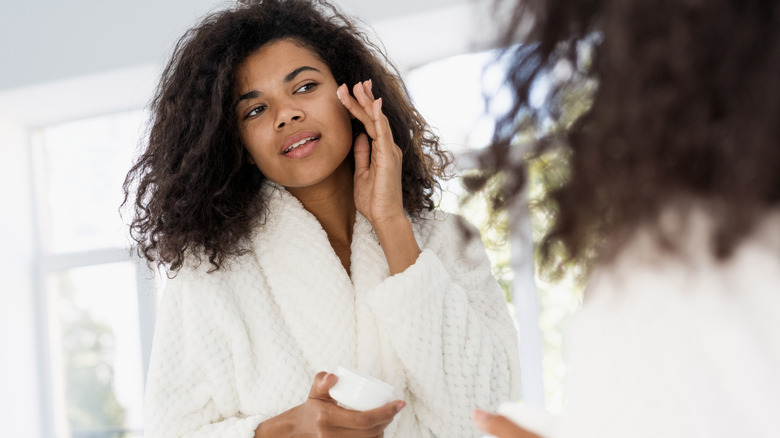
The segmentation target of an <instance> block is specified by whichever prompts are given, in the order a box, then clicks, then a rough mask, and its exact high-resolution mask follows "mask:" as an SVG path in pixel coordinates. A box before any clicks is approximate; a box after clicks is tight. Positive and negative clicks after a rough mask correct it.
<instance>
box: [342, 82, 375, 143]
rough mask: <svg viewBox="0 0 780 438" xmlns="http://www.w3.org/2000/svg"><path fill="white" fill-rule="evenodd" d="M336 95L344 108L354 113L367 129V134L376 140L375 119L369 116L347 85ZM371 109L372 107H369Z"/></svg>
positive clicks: (343, 85)
mask: <svg viewBox="0 0 780 438" xmlns="http://www.w3.org/2000/svg"><path fill="white" fill-rule="evenodd" d="M336 95H337V96H338V97H339V100H340V101H341V103H342V104H343V105H344V107H346V108H347V110H349V112H350V113H352V115H353V116H355V117H356V118H357V119H358V120H360V121H361V122H362V123H363V126H365V127H366V132H367V133H368V135H369V136H370V137H371V138H376V129H374V119H373V118H372V117H371V115H369V113H368V112H367V111H366V109H365V108H363V106H362V105H360V103H359V102H358V101H356V100H355V99H354V98H353V97H352V96H351V95H350V94H349V88H347V85H346V84H342V85H341V86H340V87H339V88H338V89H337V90H336ZM369 108H370V107H369Z"/></svg>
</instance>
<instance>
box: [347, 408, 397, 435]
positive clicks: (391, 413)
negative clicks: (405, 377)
mask: <svg viewBox="0 0 780 438" xmlns="http://www.w3.org/2000/svg"><path fill="white" fill-rule="evenodd" d="M404 406H406V402H405V401H403V400H395V401H392V402H390V403H388V404H386V405H384V406H380V407H378V408H376V409H371V410H368V411H363V412H358V411H351V410H348V409H342V410H339V412H337V413H336V412H334V416H333V420H334V421H333V423H332V424H334V425H338V426H339V427H341V428H345V429H355V430H374V431H377V432H378V430H381V429H383V428H384V427H386V426H387V425H388V424H390V422H391V421H393V418H395V415H396V414H397V413H399V412H401V409H403V408H404ZM377 428H379V429H378V430H377ZM374 435H376V434H374Z"/></svg>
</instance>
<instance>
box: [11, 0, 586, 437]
mask: <svg viewBox="0 0 780 438" xmlns="http://www.w3.org/2000/svg"><path fill="white" fill-rule="evenodd" d="M337 3H338V4H339V5H341V6H342V7H343V8H344V9H345V10H346V11H347V12H348V13H351V14H357V15H359V16H360V17H362V18H363V20H364V21H365V22H366V23H367V24H368V25H369V26H370V27H372V28H373V29H374V30H375V32H376V34H377V35H378V36H379V38H381V40H382V41H383V42H384V45H385V47H386V48H387V50H388V52H389V54H390V57H391V59H393V61H394V62H395V63H396V65H397V66H398V68H399V69H400V70H401V72H402V74H403V75H404V78H405V80H406V84H407V86H408V89H409V91H410V93H411V95H412V97H413V99H414V101H415V104H416V105H417V106H418V109H419V110H420V111H421V113H422V114H423V115H424V116H425V117H426V118H427V119H428V121H429V122H430V123H431V124H432V125H433V126H434V127H435V128H436V129H437V131H438V133H439V135H440V136H441V139H442V141H443V142H444V143H445V144H446V145H447V146H448V147H449V148H450V150H452V151H453V152H454V153H455V154H456V157H457V158H458V164H459V167H460V168H461V170H462V171H468V170H469V168H471V167H472V166H473V165H474V164H473V163H474V161H473V156H474V153H475V151H478V150H479V149H480V148H482V147H484V146H485V145H486V144H487V142H488V141H489V139H490V136H491V135H492V125H493V121H494V119H493V118H494V116H495V115H496V114H498V113H499V112H500V111H501V109H502V108H505V105H506V97H505V96H502V95H501V93H500V91H499V90H500V88H501V79H502V66H501V64H500V63H496V62H494V60H495V58H496V53H497V52H496V51H495V50H492V49H493V45H492V44H491V41H492V38H493V35H492V34H491V33H490V32H492V31H493V30H494V29H495V28H496V27H497V24H496V22H495V19H494V18H493V17H494V15H493V14H492V12H490V10H489V8H488V7H487V6H489V5H491V4H492V3H491V2H473V1H461V2H458V1H452V0H415V1H400V2H399V1H395V2H384V1H376V2H365V1H364V2H360V1H358V0H352V1H347V0H342V1H339V2H337ZM220 4H221V2H216V1H211V0H200V1H191V2H188V4H187V6H186V7H184V6H183V5H181V4H180V2H174V1H172V0H165V1H156V2H152V0H146V1H141V2H136V3H134V4H133V5H129V4H124V5H120V4H118V3H116V4H115V3H114V2H105V1H98V0H78V1H64V0H31V1H29V2H26V3H23V4H21V2H20V4H19V5H11V4H7V5H6V4H5V3H4V4H3V5H2V7H0V36H1V39H0V50H2V52H0V53H2V54H3V58H4V65H3V69H0V148H2V149H1V150H2V154H3V159H2V160H0V178H1V179H0V182H2V191H0V200H2V201H1V202H2V206H3V213H2V227H0V233H2V235H1V236H2V240H0V241H1V242H2V243H3V245H4V246H5V248H4V251H3V252H2V260H0V262H2V263H0V269H2V275H1V276H0V278H2V280H1V281H2V283H0V291H1V292H0V351H2V353H0V354H2V356H1V357H2V359H0V367H2V368H1V370H0V424H3V429H4V435H7V436H15V437H42V438H49V437H57V438H66V437H73V438H109V437H128V438H129V437H141V436H143V415H142V411H143V386H144V381H145V372H146V366H147V363H148V359H149V352H150V346H151V338H152V332H153V326H154V319H155V306H156V300H157V298H156V296H157V294H156V293H157V292H158V291H159V290H161V289H162V286H163V285H164V281H162V280H160V279H159V277H155V276H154V275H153V274H152V273H151V272H150V271H148V270H147V268H146V266H145V265H144V264H143V263H142V262H139V261H138V260H137V259H136V258H134V257H133V256H132V254H131V252H130V251H129V250H128V245H129V243H128V238H127V231H126V226H125V225H124V221H123V220H122V218H121V217H120V216H119V214H118V207H119V205H120V203H121V202H122V191H121V185H122V181H123V179H124V175H125V173H126V172H127V170H128V169H129V167H130V165H131V162H132V160H133V157H134V155H135V154H136V153H137V151H138V146H139V144H142V143H143V134H144V132H145V126H144V123H145V121H146V120H147V114H146V112H145V109H144V106H145V104H146V102H148V100H149V98H150V97H151V93H152V92H153V86H154V81H155V79H156V76H157V75H158V74H159V71H160V68H161V66H162V63H163V62H164V60H165V57H166V54H167V53H169V52H170V50H171V48H172V45H173V42H174V40H175V38H177V37H178V36H179V35H180V34H181V33H182V32H183V30H184V29H185V28H186V27H187V26H188V25H190V24H192V23H193V22H194V21H195V19H196V18H197V17H199V16H201V15H202V14H204V13H205V12H207V11H208V10H211V9H213V8H215V7H218V6H219V5H220ZM128 23H129V24H128ZM128 26H130V27H128ZM486 94H490V95H496V94H497V96H498V97H496V98H495V99H494V100H493V103H492V104H491V105H490V107H489V109H487V108H488V107H486V104H485V100H484V97H485V95H486ZM444 189H445V190H444V192H445V193H444V196H443V197H442V199H441V206H442V208H444V209H446V210H449V211H455V212H460V213H461V214H463V215H465V216H466V217H467V218H468V219H469V220H470V221H471V222H473V223H474V224H475V225H477V226H478V227H479V228H480V230H481V231H482V233H483V240H485V243H486V246H487V247H488V250H489V255H490V257H491V261H492V262H493V264H494V272H495V274H496V276H497V277H498V279H499V282H500V283H501V285H502V287H503V288H504V290H505V293H506V294H507V300H508V307H509V309H510V311H511V312H512V313H513V315H514V316H515V317H516V321H517V323H518V330H519V331H520V337H521V345H519V346H518V348H520V349H521V352H522V360H523V398H524V401H526V402H528V403H532V404H535V405H538V406H546V407H547V408H548V409H551V410H553V411H558V410H560V407H561V403H562V400H563V398H562V397H563V395H562V394H561V382H562V380H563V378H564V376H565V369H564V368H563V365H562V361H561V352H562V345H561V329H562V326H563V325H564V324H565V321H566V318H567V317H568V315H570V314H571V312H572V311H573V310H574V309H575V308H576V306H577V305H578V302H579V298H578V297H579V287H578V285H577V284H576V282H573V281H570V280H566V279H564V280H563V281H561V282H558V283H549V282H546V281H541V280H540V279H539V278H538V277H537V276H536V275H535V270H534V268H533V261H532V260H533V254H534V246H533V239H532V238H531V237H533V238H535V239H538V237H539V235H540V233H541V232H542V230H543V229H544V226H545V224H544V217H543V216H533V215H529V214H528V213H527V212H526V210H525V209H522V208H520V209H516V210H512V211H510V212H508V213H507V214H504V215H502V216H499V217H498V218H494V219H495V220H493V221H489V220H488V219H489V216H490V215H489V208H488V205H487V204H486V202H485V201H484V199H482V198H480V197H476V198H473V199H471V200H470V201H468V202H467V203H465V204H463V203H462V202H461V199H462V196H463V189H462V188H461V186H460V184H459V181H458V180H457V179H455V180H452V181H449V182H446V183H445V184H444ZM540 190H544V188H543V187H540V186H539V185H538V184H535V185H534V184H532V185H531V188H530V192H529V196H531V197H532V198H533V197H534V196H538V191H540ZM532 218H533V220H531V219H532ZM509 224H512V225H511V226H510V225H509ZM510 229H511V233H510V232H509V231H510Z"/></svg>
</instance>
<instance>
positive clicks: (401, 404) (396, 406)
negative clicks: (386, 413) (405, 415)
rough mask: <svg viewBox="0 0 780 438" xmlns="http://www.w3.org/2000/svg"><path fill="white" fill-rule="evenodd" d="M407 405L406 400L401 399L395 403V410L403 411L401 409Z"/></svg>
mask: <svg viewBox="0 0 780 438" xmlns="http://www.w3.org/2000/svg"><path fill="white" fill-rule="evenodd" d="M405 406H406V402H405V401H399V402H398V403H396V404H395V412H401V409H403V408H404V407H405Z"/></svg>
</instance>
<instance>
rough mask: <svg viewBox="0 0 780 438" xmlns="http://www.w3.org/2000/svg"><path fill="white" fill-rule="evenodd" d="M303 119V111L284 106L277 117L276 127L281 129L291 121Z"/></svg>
mask: <svg viewBox="0 0 780 438" xmlns="http://www.w3.org/2000/svg"><path fill="white" fill-rule="evenodd" d="M301 120H303V111H301V110H300V109H297V108H294V107H284V108H282V109H281V110H280V111H279V112H278V113H277V117H276V129H281V128H283V127H285V126H286V125H287V124H289V123H291V122H299V121H301Z"/></svg>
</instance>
